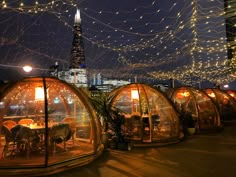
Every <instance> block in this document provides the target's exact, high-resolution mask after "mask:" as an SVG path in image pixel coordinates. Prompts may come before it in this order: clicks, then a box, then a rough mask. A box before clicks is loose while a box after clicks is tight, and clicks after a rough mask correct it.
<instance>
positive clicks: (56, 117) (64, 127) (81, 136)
mask: <svg viewBox="0 0 236 177" xmlns="http://www.w3.org/2000/svg"><path fill="white" fill-rule="evenodd" d="M47 88H48V90H49V94H48V96H49V99H48V109H49V115H48V117H49V124H48V125H49V128H50V130H49V164H51V163H58V162H60V161H64V160H69V159H74V158H76V157H79V156H84V155H86V154H91V153H94V148H93V147H94V146H93V142H94V136H93V133H94V132H92V129H91V116H90V114H89V112H88V110H87V108H86V107H85V105H84V104H83V103H82V102H81V100H80V99H79V98H78V96H77V95H76V94H75V93H74V92H72V90H71V89H70V88H69V87H68V86H66V85H64V84H61V83H56V84H54V83H50V82H48V83H47ZM51 125H52V126H51ZM68 130H69V131H68Z"/></svg>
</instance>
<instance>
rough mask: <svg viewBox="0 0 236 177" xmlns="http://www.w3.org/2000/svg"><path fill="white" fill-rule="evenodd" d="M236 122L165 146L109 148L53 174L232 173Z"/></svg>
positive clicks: (206, 176) (148, 176)
mask: <svg viewBox="0 0 236 177" xmlns="http://www.w3.org/2000/svg"><path fill="white" fill-rule="evenodd" d="M235 175H236V126H232V127H225V129H224V130H222V132H220V133H212V134H207V135H206V134H205V135H194V136H191V137H188V138H187V139H185V140H183V141H181V142H179V143H177V144H173V145H168V146H164V147H135V148H133V149H132V150H131V151H118V150H107V151H105V152H104V153H103V155H102V156H101V157H99V158H98V159H97V160H96V161H94V162H92V163H91V164H88V165H86V166H83V167H79V168H75V169H71V170H68V171H65V172H62V173H59V174H54V175H51V176H50V177H233V176H235Z"/></svg>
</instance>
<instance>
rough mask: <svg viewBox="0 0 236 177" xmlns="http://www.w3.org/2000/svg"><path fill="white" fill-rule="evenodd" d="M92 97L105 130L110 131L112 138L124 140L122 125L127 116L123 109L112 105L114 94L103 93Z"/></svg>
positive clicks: (118, 140)
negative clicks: (123, 113) (124, 114)
mask: <svg viewBox="0 0 236 177" xmlns="http://www.w3.org/2000/svg"><path fill="white" fill-rule="evenodd" d="M90 99H91V102H92V104H93V106H94V108H95V110H96V112H97V114H98V117H99V118H100V121H101V122H103V131H104V132H107V133H108V135H109V138H110V139H114V140H115V141H117V142H120V141H124V137H123V134H122V132H121V126H122V124H124V120H125V118H124V116H123V115H122V111H121V110H119V109H117V108H116V107H114V106H113V105H112V99H113V96H109V95H107V94H105V93H101V94H100V96H96V97H90ZM117 142H116V143H117Z"/></svg>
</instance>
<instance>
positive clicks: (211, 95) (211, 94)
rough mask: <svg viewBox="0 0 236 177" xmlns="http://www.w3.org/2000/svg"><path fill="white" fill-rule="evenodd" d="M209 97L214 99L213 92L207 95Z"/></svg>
mask: <svg viewBox="0 0 236 177" xmlns="http://www.w3.org/2000/svg"><path fill="white" fill-rule="evenodd" d="M207 94H208V95H209V96H210V97H212V98H215V97H216V96H215V94H214V93H213V92H211V93H207Z"/></svg>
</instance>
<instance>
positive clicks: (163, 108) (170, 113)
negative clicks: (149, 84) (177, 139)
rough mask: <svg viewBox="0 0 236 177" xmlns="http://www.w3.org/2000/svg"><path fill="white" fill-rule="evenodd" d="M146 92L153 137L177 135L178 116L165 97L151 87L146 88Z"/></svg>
mask: <svg viewBox="0 0 236 177" xmlns="http://www.w3.org/2000/svg"><path fill="white" fill-rule="evenodd" d="M146 93H147V97H148V101H149V108H150V114H151V121H152V126H151V127H152V137H153V139H156V140H158V139H162V138H168V137H172V136H178V134H179V121H178V116H177V114H176V112H175V111H174V109H173V107H172V105H171V104H170V103H169V102H168V101H167V98H165V97H164V96H163V95H162V94H160V93H158V92H156V91H155V90H151V89H146Z"/></svg>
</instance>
